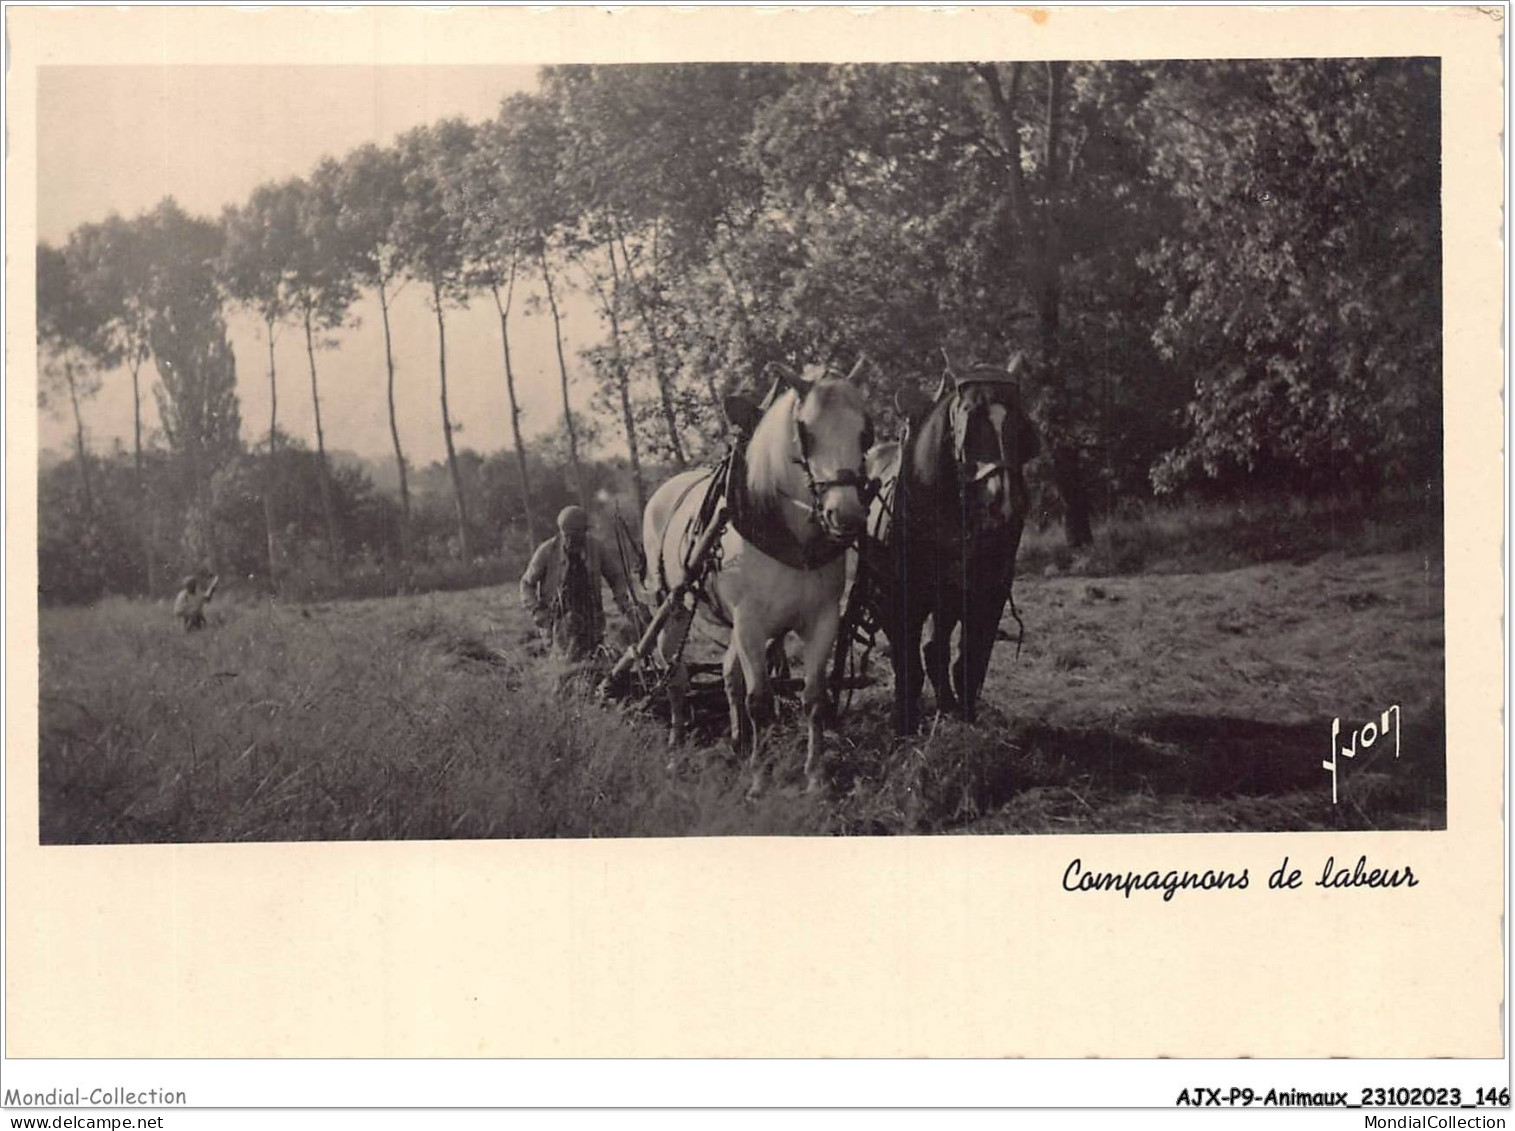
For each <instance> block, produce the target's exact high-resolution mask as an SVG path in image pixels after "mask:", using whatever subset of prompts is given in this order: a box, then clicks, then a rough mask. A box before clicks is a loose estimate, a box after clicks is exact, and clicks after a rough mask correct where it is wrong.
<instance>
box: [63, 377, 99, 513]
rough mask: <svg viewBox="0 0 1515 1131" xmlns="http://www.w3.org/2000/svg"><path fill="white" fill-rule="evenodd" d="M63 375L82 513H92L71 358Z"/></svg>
mask: <svg viewBox="0 0 1515 1131" xmlns="http://www.w3.org/2000/svg"><path fill="white" fill-rule="evenodd" d="M63 375H64V377H66V378H67V379H68V396H69V400H71V401H72V402H73V405H74V443H75V445H76V446H77V448H78V453H79V486H80V487H81V488H82V489H83V491H84V513H85V514H92V513H93V512H94V509H95V492H94V489H93V488H92V487H91V485H90V478H89V453H88V452H87V451H85V448H84V414H83V413H81V412H80V411H79V388H78V386H77V385H76V384H75V383H74V363H73V362H72V361H71V360H65V361H64V362H63Z"/></svg>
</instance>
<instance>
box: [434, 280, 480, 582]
mask: <svg viewBox="0 0 1515 1131" xmlns="http://www.w3.org/2000/svg"><path fill="white" fill-rule="evenodd" d="M431 297H432V305H433V306H434V307H435V309H436V312H437V343H438V354H437V356H438V360H439V362H440V372H441V377H442V438H443V439H444V440H446V442H447V473H448V475H449V476H451V477H452V498H453V503H454V506H455V508H456V510H457V515H458V552H459V553H460V554H461V555H462V558H463V560H464V561H465V562H469V561H472V560H473V549H472V547H471V546H470V545H469V540H468V506H467V504H466V503H464V501H463V477H462V475H461V474H460V473H459V472H458V453H457V449H456V448H455V447H454V446H453V442H452V415H451V414H450V413H449V412H448V410H447V322H446V319H445V318H444V317H443V315H442V288H441V286H440V285H439V284H437V283H435V282H433V283H432V285H431Z"/></svg>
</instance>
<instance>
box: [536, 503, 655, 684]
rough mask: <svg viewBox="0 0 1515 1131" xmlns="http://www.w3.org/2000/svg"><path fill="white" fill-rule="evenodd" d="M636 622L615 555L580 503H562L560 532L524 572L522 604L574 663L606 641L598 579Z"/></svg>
mask: <svg viewBox="0 0 1515 1131" xmlns="http://www.w3.org/2000/svg"><path fill="white" fill-rule="evenodd" d="M602 578H603V579H604V580H605V582H606V583H607V584H609V586H610V592H611V595H612V596H613V597H615V602H616V605H617V606H619V608H620V610H621V613H622V615H623V616H625V617H626V619H627V620H628V621H633V623H634V620H633V616H632V605H631V590H630V589H629V588H628V587H627V584H626V576H625V574H624V573H623V572H622V571H621V565H620V562H619V561H617V560H616V557H615V555H613V554H610V553H607V552H606V550H605V547H604V545H603V544H602V543H601V542H600V540H599V539H598V538H596V537H595V536H594V535H593V534H591V533H590V532H589V515H588V514H587V513H585V511H584V509H583V508H582V507H564V508H563V511H562V513H561V514H559V515H558V532H557V534H555V535H553V536H552V537H551V538H549V539H547V541H545V542H543V543H542V544H541V545H540V546H538V547H537V552H536V553H535V554H533V555H532V556H531V564H530V565H528V566H527V567H526V572H525V573H524V574H523V575H522V576H521V605H522V607H524V608H525V609H526V611H527V612H529V613H530V614H531V619H532V621H533V622H534V623H535V624H536V626H537V628H538V629H539V630H540V631H541V633H542V635H543V636H544V637H545V638H546V639H547V640H548V641H549V642H550V643H551V644H552V646H553V647H554V648H555V649H557V651H558V652H559V653H560V654H561V655H563V656H564V657H566V658H567V659H569V660H571V661H578V660H582V659H585V658H586V657H588V656H589V655H590V654H591V653H592V652H593V651H594V650H595V649H596V648H598V647H599V646H600V645H601V644H602V643H603V642H604V640H605V609H604V606H603V605H602V604H601V603H600V580H601V579H602Z"/></svg>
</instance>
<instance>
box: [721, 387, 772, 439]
mask: <svg viewBox="0 0 1515 1131" xmlns="http://www.w3.org/2000/svg"><path fill="white" fill-rule="evenodd" d="M721 411H723V412H724V413H725V414H726V419H727V420H728V421H730V422H731V423H732V424H733V425H735V426H736V427H737V428H740V429H741V430H742V431H743V432H746V433H747V434H748V435H751V434H752V431H753V430H754V429H755V428H756V427H757V425H758V420H759V419H760V418H761V417H762V415H763V414H762V412H761V411H760V410H759V409H758V406H757V405H755V404H753V403H752V401H750V400H748V399H747V398H746V397H744V396H742V395H741V394H740V393H730V394H728V395H727V396H726V397H725V398H723V399H722V401H721Z"/></svg>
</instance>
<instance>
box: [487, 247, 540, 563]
mask: <svg viewBox="0 0 1515 1131" xmlns="http://www.w3.org/2000/svg"><path fill="white" fill-rule="evenodd" d="M515 289H516V264H515V259H514V257H512V258H511V262H510V282H509V284H508V285H507V287H506V289H505V301H504V302H503V303H502V302H501V301H500V288H499V287H496V286H492V287H490V288H489V290H490V293H491V294H493V295H494V306H495V310H496V311H497V312H498V313H499V315H500V345H501V347H502V348H503V349H504V351H505V393H506V396H508V397H509V398H510V435H511V438H512V439H513V440H514V441H515V446H516V470H517V471H518V472H519V473H520V476H521V509H522V510H523V511H524V512H525V515H526V539H527V541H528V542H529V543H530V544H531V547H532V549H535V548H536V544H537V524H536V519H535V517H534V516H533V512H532V509H531V476H530V474H529V473H528V472H527V470H526V445H525V443H524V442H523V441H522V439H521V407H520V405H519V404H518V403H517V402H516V375H515V370H514V369H513V368H512V367H511V364H510V307H511V305H512V303H513V302H514V300H515Z"/></svg>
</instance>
